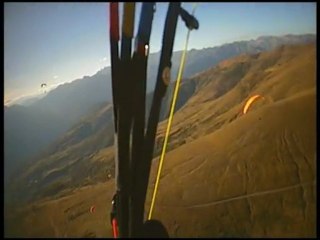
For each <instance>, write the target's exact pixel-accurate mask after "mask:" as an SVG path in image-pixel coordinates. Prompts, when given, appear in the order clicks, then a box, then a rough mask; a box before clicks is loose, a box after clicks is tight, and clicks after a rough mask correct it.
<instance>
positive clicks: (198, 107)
mask: <svg viewBox="0 0 320 240" xmlns="http://www.w3.org/2000/svg"><path fill="white" fill-rule="evenodd" d="M187 81H190V82H192V85H193V86H194V93H193V94H192V96H191V97H190V98H189V99H188V101H187V102H186V103H185V104H184V105H183V106H182V107H181V108H180V110H179V111H177V112H176V114H175V117H174V121H173V128H172V131H171V135H170V143H169V151H168V153H167V156H166V160H165V165H164V169H163V173H162V179H161V183H160V189H159V193H158V199H157V203H156V207H155V212H154V218H156V219H160V220H161V221H163V223H164V224H165V226H166V227H167V228H168V230H169V233H170V236H171V237H315V234H316V219H315V218H316V216H315V212H316V197H315V196H316V193H315V189H316V182H315V178H316V169H315V166H316V157H315V153H316V122H315V117H316V115H315V114H316V109H315V106H316V46H315V44H308V45H295V46H282V47H280V48H277V49H275V50H273V51H270V52H265V53H257V54H254V55H241V56H238V57H236V58H233V59H230V60H226V61H223V62H221V63H219V64H218V65H217V66H215V67H212V68H210V69H208V70H207V71H204V72H202V73H199V74H197V75H194V76H193V77H191V78H189V79H188V80H186V82H187ZM255 94H260V95H262V96H264V97H265V100H264V101H262V100H261V101H260V100H257V101H256V103H254V104H253V105H252V107H251V108H250V110H249V112H248V113H247V114H246V115H243V114H242V113H241V112H242V108H243V106H244V104H245V102H246V100H247V99H248V98H249V97H250V96H253V95H255ZM165 126H166V121H163V122H162V123H161V124H160V126H159V128H158V134H157V149H156V154H157V153H158V152H159V149H160V147H161V143H162V139H163V135H164V130H165ZM95 136H98V135H97V133H96V134H93V136H92V137H95ZM62 142H63V141H62ZM66 143H67V142H66ZM88 144H89V143H88ZM66 145H67V144H66ZM89 145H90V144H89ZM82 148H85V149H89V148H90V146H85V145H83V146H82V147H81V149H82ZM52 156H54V155H52ZM90 159H92V160H94V159H95V160H98V159H101V160H102V161H101V162H102V163H103V164H102V165H99V166H98V167H97V165H95V164H94V163H93V161H91V160H90V164H89V163H87V164H89V165H78V166H83V168H80V167H79V168H70V171H74V172H82V173H83V172H86V171H87V169H88V167H87V166H90V167H91V169H93V168H94V167H95V166H96V168H95V169H96V171H94V170H93V171H92V172H91V173H90V175H93V176H98V175H99V174H101V176H103V174H104V176H105V178H106V180H105V181H104V182H102V183H98V184H95V185H90V186H84V185H86V183H85V181H82V182H80V183H79V185H78V186H76V187H73V188H71V189H68V192H67V191H65V192H63V190H66V188H62V189H60V190H59V191H57V192H54V193H59V194H61V195H59V194H52V192H51V194H52V195H50V194H49V195H46V198H43V199H42V200H38V201H34V202H33V203H32V204H30V205H28V207H24V208H18V207H17V208H13V209H10V208H6V212H5V222H6V225H5V229H6V236H30V237H35V236H69V237H72V236H73V237H83V236H95V237H105V236H111V232H110V226H109V224H108V223H109V222H108V221H109V215H108V213H109V211H110V206H111V204H109V203H110V202H111V197H112V195H113V191H114V182H113V179H109V178H108V177H107V176H108V173H106V170H107V169H110V166H112V162H113V149H112V147H105V148H102V149H101V150H100V151H98V152H94V151H92V156H91V157H90ZM87 160H88V158H86V157H85V158H83V159H82V160H81V161H83V162H84V161H87ZM47 161H48V160H46V161H43V162H42V165H39V166H38V169H39V171H40V170H43V171H42V172H43V173H48V171H50V168H48V169H47V168H45V165H46V164H45V163H46V162H47ZM39 164H40V163H39ZM156 167H157V161H155V162H154V164H153V168H152V174H151V178H150V188H151V187H152V186H153V182H154V179H155V170H156ZM51 170H53V169H51ZM29 171H30V172H29V176H33V173H32V169H29ZM70 173H71V172H70ZM27 175H28V174H27ZM69 176H72V173H71V175H70V174H64V175H61V178H60V179H59V178H57V179H58V180H56V181H57V182H58V181H59V180H61V179H63V178H66V177H69ZM24 177H25V176H24ZM23 179H25V178H22V179H20V180H23ZM44 179H45V178H43V181H44ZM83 179H85V177H83V176H82V180H83ZM68 181H70V180H68ZM20 184H21V182H20ZM71 185H72V183H71V181H70V182H69V184H68V185H67V186H71ZM30 189H36V188H30ZM28 190H29V189H27V191H28ZM38 190H39V189H38ZM61 190H62V191H61ZM49 193H50V191H49ZM148 194H149V197H148V200H147V208H146V209H148V205H149V201H150V194H151V191H149V192H148ZM61 196H63V197H61ZM91 205H95V206H96V207H97V211H96V213H93V214H91V213H90V212H89V208H90V206H91ZM43 218H45V219H51V220H50V221H45V222H43V221H40V219H43ZM105 222H107V225H106V224H105ZM34 225H36V226H38V227H37V228H36V229H34V228H31V226H34ZM17 226H19V227H17Z"/></svg>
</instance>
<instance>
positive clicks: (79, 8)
mask: <svg viewBox="0 0 320 240" xmlns="http://www.w3.org/2000/svg"><path fill="white" fill-rule="evenodd" d="M182 6H183V7H185V8H186V9H187V10H189V11H191V9H192V7H193V3H183V5H182ZM167 7H168V4H167V3H158V4H157V10H156V13H155V17H154V23H153V29H152V35H151V36H152V37H151V44H150V50H151V52H156V51H159V50H160V45H161V39H162V32H163V25H164V20H165V14H166V11H167ZM140 8H141V3H138V4H137V5H136V22H135V23H136V26H137V25H138V18H139V16H140ZM195 15H196V17H197V18H198V20H199V23H200V28H199V30H197V31H193V32H192V34H191V37H190V43H189V49H191V48H196V49H201V48H203V47H213V46H217V45H222V44H224V43H228V42H233V41H239V40H249V39H253V38H257V37H258V36H261V35H284V34H304V33H316V3H199V4H198V6H197V9H196V13H195ZM136 28H137V27H136ZM186 33H187V30H186V27H185V25H184V23H183V22H182V21H181V20H179V23H178V26H177V33H176V40H175V44H174V51H175V50H181V49H182V48H183V45H184V41H185V37H186ZM109 51H110V50H109V6H108V4H107V3H63V2H61V3H58V2H57V3H49V2H44V3H5V5H4V87H5V88H4V91H5V92H4V94H5V101H8V100H10V99H11V100H12V99H14V98H17V97H20V96H22V95H28V94H33V93H39V90H41V89H40V85H41V83H47V84H48V86H54V85H56V84H59V83H62V82H70V81H73V80H75V79H78V78H82V76H84V75H89V76H90V75H93V74H95V73H96V72H97V71H98V70H99V69H101V68H102V67H104V66H107V65H110V56H109Z"/></svg>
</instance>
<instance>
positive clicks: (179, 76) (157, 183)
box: [148, 4, 197, 220]
mask: <svg viewBox="0 0 320 240" xmlns="http://www.w3.org/2000/svg"><path fill="white" fill-rule="evenodd" d="M196 6H197V5H196V4H195V5H194V7H193V11H192V14H194V11H195V9H196ZM189 36H190V29H189V30H188V33H187V39H186V43H185V48H184V50H183V53H182V57H181V62H180V67H179V72H178V77H177V81H176V85H175V88H174V93H173V99H172V104H171V108H170V115H169V119H168V125H167V129H166V135H165V138H164V142H163V146H162V151H161V157H160V162H159V168H158V173H157V178H156V183H155V186H154V190H153V195H152V200H151V206H150V211H149V215H148V220H150V219H151V217H152V212H153V208H154V203H155V200H156V195H157V191H158V187H159V182H160V175H161V170H162V166H163V161H164V156H165V154H166V149H167V143H168V139H169V134H170V129H171V123H172V119H173V113H174V109H175V106H176V102H177V97H178V92H179V86H180V82H181V78H182V72H183V69H184V65H185V59H186V53H187V50H188V42H189Z"/></svg>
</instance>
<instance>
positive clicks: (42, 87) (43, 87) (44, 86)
mask: <svg viewBox="0 0 320 240" xmlns="http://www.w3.org/2000/svg"><path fill="white" fill-rule="evenodd" d="M41 89H43V91H44V93H47V84H46V83H41Z"/></svg>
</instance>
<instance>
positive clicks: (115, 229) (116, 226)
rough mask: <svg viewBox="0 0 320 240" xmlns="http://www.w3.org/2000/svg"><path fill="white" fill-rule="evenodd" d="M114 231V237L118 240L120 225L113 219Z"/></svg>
mask: <svg viewBox="0 0 320 240" xmlns="http://www.w3.org/2000/svg"><path fill="white" fill-rule="evenodd" d="M112 230H113V237H114V238H118V235H119V234H118V223H117V219H115V218H114V219H112Z"/></svg>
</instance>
